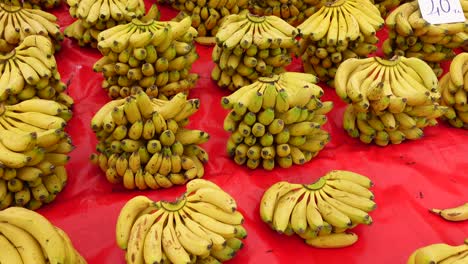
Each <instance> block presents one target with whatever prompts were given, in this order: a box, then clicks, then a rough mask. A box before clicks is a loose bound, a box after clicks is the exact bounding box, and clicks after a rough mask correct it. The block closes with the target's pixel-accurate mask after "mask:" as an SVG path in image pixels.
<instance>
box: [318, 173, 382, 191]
mask: <svg viewBox="0 0 468 264" xmlns="http://www.w3.org/2000/svg"><path fill="white" fill-rule="evenodd" d="M324 178H325V179H326V180H335V179H342V180H348V181H352V182H354V183H356V184H359V185H361V186H362V187H365V188H370V187H372V186H373V185H374V183H373V182H372V181H371V180H370V179H369V178H367V177H366V176H363V175H361V174H358V173H355V172H351V171H343V170H333V171H331V172H329V173H327V174H326V175H325V176H324Z"/></svg>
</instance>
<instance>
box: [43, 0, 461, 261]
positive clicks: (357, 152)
mask: <svg viewBox="0 0 468 264" xmlns="http://www.w3.org/2000/svg"><path fill="white" fill-rule="evenodd" d="M146 5H147V8H149V6H150V2H149V1H146ZM160 10H161V11H162V20H168V19H170V18H172V17H173V16H175V15H176V13H177V12H176V11H174V10H170V9H169V8H166V7H160ZM52 12H53V13H54V14H56V15H57V16H58V17H59V23H60V25H61V27H62V30H63V29H64V28H65V26H67V25H69V24H70V23H71V22H72V21H73V20H72V18H71V17H70V15H69V14H68V8H67V7H66V6H65V5H64V4H63V5H62V6H61V7H60V8H58V9H56V10H53V11H52ZM384 35H385V34H384ZM211 50H212V48H211V47H206V46H197V51H198V53H199V54H200V59H199V60H198V61H197V62H195V64H194V66H193V72H197V73H199V74H200V80H199V81H198V83H197V86H196V88H195V89H193V90H192V92H191V93H190V97H192V98H200V101H201V107H200V110H199V111H198V112H197V113H196V114H195V115H194V116H193V117H192V118H191V122H190V125H189V126H190V127H192V128H197V129H202V130H204V131H206V132H208V133H209V134H210V135H211V139H210V140H209V141H208V142H207V143H205V144H204V145H203V147H204V148H205V149H206V150H207V151H208V153H209V155H210V161H209V163H208V164H207V165H206V167H205V168H206V169H205V171H206V172H205V176H204V179H207V180H210V181H213V182H215V183H216V184H218V185H219V186H221V187H222V188H223V189H224V190H225V191H227V192H228V193H229V194H231V195H232V196H233V197H234V198H235V199H236V201H237V203H238V207H239V210H240V211H241V212H242V213H243V214H244V216H245V219H246V221H245V227H246V228H247V230H248V233H249V235H248V238H247V239H246V240H245V247H244V248H243V249H242V250H241V251H240V252H239V253H238V255H237V256H236V257H235V258H234V259H233V260H231V261H230V262H228V263H232V264H239V263H269V264H274V263H328V264H332V263H347V264H358V263H359V264H367V263H379V264H386V263H388V264H394V263H406V260H407V258H408V256H409V255H410V253H411V252H413V251H414V250H415V249H416V248H419V247H421V246H424V245H427V244H431V243H438V242H444V243H450V244H461V243H463V239H464V238H467V237H468V222H461V223H455V222H446V221H444V220H442V219H441V218H439V217H438V216H436V215H433V214H431V213H429V212H428V208H431V207H451V206H455V205H458V204H461V203H462V202H467V201H468V172H467V169H468V131H467V130H462V129H455V128H452V127H450V126H448V125H447V124H445V123H443V122H441V123H440V124H439V125H438V126H436V127H430V128H426V129H425V137H424V138H423V139H422V140H418V141H407V142H404V143H403V144H400V145H394V146H388V147H385V148H382V147H378V146H374V145H365V144H364V143H361V142H360V141H359V140H358V139H353V138H350V137H349V136H348V135H347V134H346V133H345V131H344V130H343V129H342V126H341V121H342V113H343V111H344V106H345V104H344V103H343V102H342V101H341V100H340V99H339V98H338V97H337V96H336V94H335V92H334V90H333V89H331V88H328V87H325V86H323V87H324V90H325V95H324V97H323V100H332V101H333V102H334V103H335V107H334V109H333V110H332V111H331V112H330V113H329V114H328V117H329V122H328V123H327V124H326V125H325V129H327V130H328V131H330V133H331V135H332V140H331V142H330V143H329V144H328V145H326V147H325V149H324V150H323V151H321V152H320V154H319V155H318V156H317V157H316V158H314V159H313V160H312V161H311V162H309V163H307V164H305V165H303V166H293V167H292V168H290V169H287V170H286V169H280V168H278V169H275V170H274V171H272V172H268V171H265V170H262V169H258V170H255V171H252V170H249V169H247V168H245V167H240V166H238V165H236V164H235V163H234V162H233V161H232V160H230V159H229V157H228V156H227V154H226V152H225V142H226V140H227V138H228V136H229V135H228V133H227V132H225V131H224V130H223V126H222V124H223V119H224V117H225V115H226V114H227V111H225V110H223V109H222V108H221V105H220V99H221V97H222V96H225V95H227V94H228V92H227V91H226V90H222V89H220V88H218V87H217V86H216V85H215V83H213V82H212V81H211V79H210V72H211V69H212V68H213V62H212V61H211ZM100 57H101V54H100V53H99V52H98V51H97V50H95V49H91V48H82V47H79V46H78V45H77V44H76V42H72V41H71V40H69V39H66V40H65V41H64V42H63V46H62V50H61V51H60V52H58V54H57V55H56V58H57V62H58V69H59V71H60V73H61V75H62V78H63V80H64V81H65V82H66V81H68V82H69V84H70V85H69V88H68V91H69V93H70V95H71V96H72V97H73V98H74V99H75V106H74V117H73V118H72V120H71V121H70V122H69V125H68V128H67V130H68V132H69V133H70V135H71V137H72V139H73V142H74V144H75V145H76V149H75V150H74V151H73V152H72V153H71V161H70V162H69V164H68V165H67V169H68V172H69V178H70V180H69V183H68V185H67V187H66V188H65V190H64V191H63V192H62V193H60V194H59V195H58V197H57V199H56V200H55V201H54V202H53V203H52V204H49V205H46V206H44V207H43V208H41V209H40V210H38V212H39V213H41V214H43V215H44V216H45V217H47V218H48V219H49V220H50V221H51V222H52V223H53V224H55V225H57V226H59V227H61V228H63V229H64V230H65V231H66V232H67V233H68V234H69V235H70V237H71V239H72V240H73V242H74V244H75V246H76V248H77V249H78V250H79V252H81V254H82V255H83V256H84V257H85V258H86V259H87V261H88V263H90V264H107V263H109V264H110V263H112V264H118V263H125V260H124V251H122V250H121V249H119V248H118V247H117V245H116V243H115V233H114V232H115V223H116V219H117V215H118V213H119V211H120V209H121V208H122V206H123V205H124V204H125V202H126V201H127V200H129V199H130V198H132V197H134V196H136V195H140V194H142V195H147V196H149V197H150V198H152V199H154V200H159V199H167V200H172V199H175V198H176V197H178V196H179V195H181V194H182V193H183V192H184V190H185V187H184V186H178V187H173V188H171V189H168V190H149V191H129V190H125V189H123V188H122V187H119V186H115V185H112V184H110V183H108V182H107V181H106V179H105V176H104V174H103V173H102V172H101V171H100V170H99V169H98V168H97V167H96V166H94V165H92V164H91V163H90V162H89V155H90V154H91V153H92V152H93V151H94V147H95V145H96V138H95V136H94V134H93V133H92V131H91V129H90V126H89V124H90V120H91V117H92V116H93V114H94V113H95V112H96V111H97V110H99V108H100V107H101V106H102V105H103V104H104V103H106V102H108V101H109V98H108V97H107V95H106V93H105V92H104V90H103V89H102V88H101V81H102V76H101V75H100V74H98V73H94V72H93V71H92V65H93V63H94V62H95V61H96V60H97V59H98V58H100ZM446 66H447V65H445V67H446ZM289 69H290V70H292V71H302V68H301V65H300V63H299V61H297V60H296V61H295V62H294V64H293V65H291V67H290V68H289ZM333 169H343V170H350V171H355V172H358V173H362V174H364V175H367V176H368V177H370V178H371V179H372V180H373V181H374V182H375V187H374V188H373V189H372V191H373V192H374V193H375V197H376V202H377V205H378V208H377V209H376V210H375V211H374V212H372V213H371V216H372V218H373V219H374V224H373V225H371V226H358V227H357V228H355V229H354V230H355V232H356V234H357V235H358V236H359V240H358V242H357V243H356V244H354V245H353V246H351V247H348V248H343V249H328V250H326V249H315V248H312V247H309V246H307V245H306V244H305V243H304V242H303V240H302V239H300V238H299V237H297V236H292V237H288V236H285V235H280V234H277V233H275V232H274V231H273V230H271V229H270V228H269V227H268V226H267V225H266V224H264V223H263V222H262V221H261V219H260V217H259V213H258V210H259V202H260V199H261V197H262V195H263V192H264V191H265V190H266V189H267V188H268V187H269V186H270V185H272V184H273V183H275V182H277V181H280V180H287V181H290V182H296V183H310V182H313V181H315V180H316V179H318V178H319V177H320V176H322V175H324V174H325V173H327V172H328V171H330V170H333Z"/></svg>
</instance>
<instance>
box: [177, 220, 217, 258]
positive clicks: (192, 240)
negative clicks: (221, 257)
mask: <svg viewBox="0 0 468 264" xmlns="http://www.w3.org/2000/svg"><path fill="white" fill-rule="evenodd" d="M181 218H182V217H181V216H180V214H179V213H178V212H174V219H175V234H176V236H177V237H178V238H179V241H180V243H181V244H182V246H183V247H184V248H185V249H186V250H187V251H188V253H191V254H193V255H196V256H207V255H209V254H210V250H211V247H212V245H213V243H212V242H211V241H210V240H208V239H206V238H205V237H200V236H198V235H197V234H196V233H194V232H192V231H191V230H190V229H189V228H187V227H186V226H185V225H184V224H183V223H182V220H181Z"/></svg>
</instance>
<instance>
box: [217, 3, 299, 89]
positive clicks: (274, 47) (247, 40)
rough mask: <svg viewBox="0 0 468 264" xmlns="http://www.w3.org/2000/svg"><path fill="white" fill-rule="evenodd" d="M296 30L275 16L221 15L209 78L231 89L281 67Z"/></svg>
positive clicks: (287, 61) (288, 58) (293, 45)
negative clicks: (213, 65)
mask: <svg viewBox="0 0 468 264" xmlns="http://www.w3.org/2000/svg"><path fill="white" fill-rule="evenodd" d="M298 34H299V33H298V30H297V29H296V28H294V27H293V26H291V25H289V24H288V23H286V22H285V21H284V20H282V19H281V18H279V17H276V16H256V15H253V14H251V13H248V12H243V13H241V14H239V15H231V16H228V17H226V18H225V21H224V22H223V24H222V25H221V28H220V31H219V32H218V34H216V43H217V44H216V46H215V47H214V49H213V53H212V58H213V61H214V62H215V64H216V65H215V67H214V69H213V71H212V72H211V78H212V79H213V80H215V81H216V82H217V84H218V85H219V86H220V87H226V88H227V89H229V90H230V91H235V90H237V89H239V88H240V87H243V86H246V85H248V84H251V83H252V82H255V81H256V80H257V79H258V78H259V77H261V76H270V75H272V74H278V73H281V72H284V71H285V69H284V68H285V67H286V66H287V65H289V64H290V63H291V61H292V58H291V53H293V52H294V51H295V50H296V48H297V45H298V42H297V40H296V37H297V36H298Z"/></svg>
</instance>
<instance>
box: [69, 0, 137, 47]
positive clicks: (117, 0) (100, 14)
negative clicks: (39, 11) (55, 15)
mask: <svg viewBox="0 0 468 264" xmlns="http://www.w3.org/2000/svg"><path fill="white" fill-rule="evenodd" d="M66 2H67V4H68V5H69V6H70V8H69V12H70V15H71V16H72V17H73V18H77V20H76V21H75V22H73V23H72V24H71V25H69V26H68V27H67V28H65V31H64V34H65V36H67V37H69V38H74V39H76V40H77V41H78V45H80V46H87V45H90V46H91V47H93V48H96V47H97V42H98V35H99V33H100V32H101V31H103V30H106V29H109V28H112V27H114V26H116V25H119V24H126V23H128V22H130V21H131V20H132V19H133V18H140V17H142V16H143V15H144V14H145V3H144V2H143V0H96V1H90V0H67V1H66Z"/></svg>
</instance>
